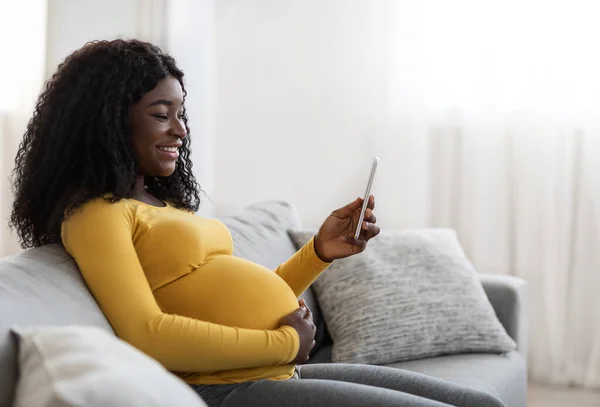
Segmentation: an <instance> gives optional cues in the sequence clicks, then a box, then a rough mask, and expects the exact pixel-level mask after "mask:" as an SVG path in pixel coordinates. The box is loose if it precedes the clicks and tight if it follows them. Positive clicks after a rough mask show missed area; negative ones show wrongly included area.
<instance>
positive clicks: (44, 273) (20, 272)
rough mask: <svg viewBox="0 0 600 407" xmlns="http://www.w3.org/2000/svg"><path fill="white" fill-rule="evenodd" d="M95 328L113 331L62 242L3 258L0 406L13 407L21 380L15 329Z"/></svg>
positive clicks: (0, 265) (0, 279)
mask: <svg viewBox="0 0 600 407" xmlns="http://www.w3.org/2000/svg"><path fill="white" fill-rule="evenodd" d="M27 325H93V326H97V327H100V328H104V329H106V330H107V331H110V332H112V328H111V327H110V324H109V323H108V321H107V320H106V318H105V317H104V315H103V314H102V312H101V311H100V309H99V308H98V305H97V304H96V302H95V301H94V299H93V297H92V296H91V294H90V293H89V291H88V289H87V287H86V286H85V283H84V282H83V279H82V278H81V275H80V274H79V270H78V269H77V267H76V265H75V262H74V261H73V259H72V258H71V257H70V256H69V255H68V254H67V253H66V252H65V250H64V249H63V247H62V246H61V245H59V244H52V245H48V246H44V247H39V248H36V249H32V250H28V251H26V252H24V253H21V254H19V255H17V256H12V257H7V258H3V259H0V378H1V380H0V406H2V407H4V406H7V407H8V406H11V405H12V400H13V397H14V390H15V385H16V380H17V353H16V343H15V340H14V338H13V337H12V335H11V334H10V329H11V328H12V327H14V326H27Z"/></svg>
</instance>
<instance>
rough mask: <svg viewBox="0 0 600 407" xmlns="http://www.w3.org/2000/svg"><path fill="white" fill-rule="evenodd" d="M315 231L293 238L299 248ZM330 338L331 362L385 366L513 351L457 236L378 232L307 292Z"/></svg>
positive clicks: (429, 232) (441, 231)
mask: <svg viewBox="0 0 600 407" xmlns="http://www.w3.org/2000/svg"><path fill="white" fill-rule="evenodd" d="M313 235H314V231H311V232H304V231H291V232H290V236H291V237H292V240H293V241H294V243H295V244H296V246H297V247H300V246H302V245H303V244H305V243H306V242H307V241H308V240H309V239H310V237H311V236H313ZM313 288H314V289H315V291H316V293H317V297H318V299H319V304H320V306H321V309H322V312H323V316H324V318H325V322H326V324H327V328H328V330H329V333H330V334H331V337H332V338H333V350H332V361H333V362H342V363H369V364H387V363H392V362H399V361H405V360H411V359H420V358H426V357H432V356H437V355H444V354H455V353H469V352H489V353H502V352H507V351H510V350H513V349H515V348H516V344H515V342H514V341H513V340H512V339H511V338H510V337H509V336H508V334H507V333H506V331H505V330H504V327H503V326H502V324H501V323H500V322H499V321H498V318H497V317H496V315H495V313H494V309H493V308H492V306H491V304H490V302H489V300H488V298H487V296H486V294H485V292H484V291H483V287H482V286H481V283H480V282H479V279H478V278H477V274H476V272H475V270H474V268H473V266H472V265H471V263H470V262H469V260H468V259H467V257H466V255H465V253H464V252H463V250H462V247H461V245H460V243H459V241H458V238H457V236H456V233H455V232H454V231H453V230H450V229H412V230H405V231H400V232H393V233H390V232H382V233H381V234H380V235H379V236H378V237H377V238H376V239H373V240H372V241H371V242H369V245H368V247H367V250H365V251H364V252H363V253H361V254H358V255H355V256H352V257H349V258H347V259H342V260H336V261H335V262H334V263H333V264H332V265H331V266H330V267H329V269H328V270H326V271H325V272H324V273H323V274H322V275H321V276H320V277H319V278H318V279H317V281H316V282H315V283H314V284H313Z"/></svg>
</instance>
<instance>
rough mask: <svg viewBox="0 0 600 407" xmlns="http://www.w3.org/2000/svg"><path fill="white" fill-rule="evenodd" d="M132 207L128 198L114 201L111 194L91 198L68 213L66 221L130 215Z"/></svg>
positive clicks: (104, 218)
mask: <svg viewBox="0 0 600 407" xmlns="http://www.w3.org/2000/svg"><path fill="white" fill-rule="evenodd" d="M131 214H132V207H131V205H130V204H129V202H128V200H126V199H120V200H118V201H113V200H112V199H111V196H108V195H106V196H101V197H97V198H94V199H91V200H89V201H87V202H86V203H84V204H83V205H81V206H79V207H78V208H75V209H73V210H71V211H69V213H67V214H66V216H65V220H64V222H65V223H66V222H75V221H83V220H85V219H95V220H106V219H107V218H122V217H124V216H125V217H129V216H130V215H131Z"/></svg>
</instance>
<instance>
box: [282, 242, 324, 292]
mask: <svg viewBox="0 0 600 407" xmlns="http://www.w3.org/2000/svg"><path fill="white" fill-rule="evenodd" d="M314 239H315V238H314V237H312V238H311V239H310V240H309V241H308V243H306V244H305V245H304V246H302V247H301V248H300V250H298V251H297V252H296V253H295V254H294V255H293V256H292V257H290V258H289V259H288V260H287V261H286V262H285V263H283V264H282V265H280V266H279V267H277V268H276V269H275V273H277V275H279V277H281V278H283V279H284V280H285V282H286V283H288V285H289V286H290V288H291V289H292V290H293V291H294V294H296V297H299V296H300V294H302V293H303V292H304V290H306V289H307V288H308V287H309V286H310V285H311V284H312V283H313V282H314V281H315V280H316V279H317V277H319V274H321V273H322V272H323V271H324V270H325V269H326V268H327V267H329V265H330V264H331V263H326V262H324V261H322V260H321V259H319V256H317V254H316V252H315V243H314Z"/></svg>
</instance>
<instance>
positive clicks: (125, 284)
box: [11, 40, 451, 407]
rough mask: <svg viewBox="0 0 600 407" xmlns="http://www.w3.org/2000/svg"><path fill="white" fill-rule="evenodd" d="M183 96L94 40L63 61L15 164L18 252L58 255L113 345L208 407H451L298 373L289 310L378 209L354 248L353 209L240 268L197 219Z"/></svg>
mask: <svg viewBox="0 0 600 407" xmlns="http://www.w3.org/2000/svg"><path fill="white" fill-rule="evenodd" d="M185 96H186V91H185V88H184V83H183V72H182V71H181V70H180V69H178V68H177V66H176V65H175V61H174V60H173V58H171V57H170V56H168V55H166V54H164V53H163V52H161V50H160V49H159V48H157V47H155V46H153V45H151V44H148V43H144V42H140V41H135V40H128V41H125V40H114V41H97V42H92V43H89V44H86V45H85V46H84V47H83V48H81V49H80V50H78V51H76V52H74V53H73V54H72V55H70V56H69V57H68V58H66V60H65V61H64V63H62V64H61V65H60V66H59V67H58V70H57V72H56V73H55V74H54V75H53V76H52V78H51V79H50V80H49V81H48V83H47V84H46V86H45V88H44V90H43V92H42V93H41V95H40V98H39V101H38V103H37V105H36V107H35V111H34V114H33V117H32V119H31V120H30V122H29V124H28V126H27V130H26V133H25V135H24V139H23V141H22V143H21V145H20V148H19V151H18V154H17V157H16V160H15V162H16V168H15V171H14V174H13V177H14V178H13V182H14V190H15V202H14V208H13V213H12V219H11V224H12V226H13V227H14V228H15V229H16V230H17V232H18V234H19V236H20V239H21V242H22V244H23V246H24V247H36V246H41V245H44V244H48V243H54V242H62V243H63V244H64V246H65V248H66V250H67V251H68V252H69V253H70V254H71V255H72V256H73V258H74V259H75V261H76V262H77V265H78V266H79V268H80V270H81V273H82V275H83V277H84V279H85V282H86V283H87V285H88V287H89V289H90V291H91V292H92V294H93V295H94V297H95V299H96V301H97V302H98V304H99V305H100V307H101V309H102V311H103V312H104V314H105V315H106V317H107V318H108V320H109V321H110V323H111V325H112V326H113V328H114V330H115V332H116V333H117V335H118V336H119V337H120V338H122V339H124V340H125V341H127V342H129V343H130V344H132V345H133V346H135V347H137V348H138V349H140V350H142V351H143V352H145V353H146V354H148V355H149V356H151V357H153V358H155V359H156V360H158V361H159V362H160V363H162V364H163V365H164V366H165V367H166V368H167V369H169V370H170V371H172V372H174V373H175V374H177V375H179V376H180V377H181V378H182V379H183V380H185V381H186V382H187V383H189V384H190V385H192V386H193V387H194V388H195V389H196V391H197V392H198V393H199V394H200V395H201V396H202V397H203V398H204V399H205V401H206V402H207V403H208V404H209V405H210V406H211V407H212V406H223V407H227V406H250V407H252V406H267V407H268V406H280V405H287V406H307V405H327V406H329V407H336V406H344V407H347V406H379V405H415V406H442V405H448V404H445V403H442V402H441V401H444V400H443V398H444V397H446V398H448V397H450V396H448V394H445V395H442V396H440V397H438V400H440V401H433V400H429V399H427V398H424V397H419V396H417V395H415V394H419V392H421V393H422V389H421V388H419V387H418V386H416V387H415V388H414V389H413V388H411V383H412V382H413V381H411V380H410V378H411V376H410V375H411V374H410V373H408V372H402V371H401V370H397V369H386V368H379V367H374V366H373V367H360V366H341V365H334V364H327V365H320V366H319V365H304V366H303V367H302V368H301V369H297V368H296V365H297V364H298V363H302V362H305V361H306V360H307V358H308V354H309V352H310V350H311V348H312V346H313V344H314V331H315V326H314V324H313V323H312V316H311V312H310V310H309V309H308V308H307V307H306V305H305V304H304V303H303V302H300V303H299V302H298V296H299V295H300V294H301V293H302V292H303V291H304V290H305V289H306V288H308V287H309V285H310V284H311V283H312V282H313V281H314V280H315V279H316V278H317V277H318V276H319V274H320V273H321V272H323V271H324V270H325V269H326V268H327V266H328V265H329V264H330V263H331V262H332V261H335V260H336V259H340V258H343V257H348V256H351V255H353V254H355V253H359V252H361V251H363V250H364V249H365V247H366V244H367V242H368V240H369V239H371V238H373V237H375V236H376V235H377V234H378V233H379V228H378V227H377V226H376V224H375V221H376V220H375V215H374V214H373V208H374V205H375V201H374V198H373V197H370V198H369V202H368V208H369V209H368V210H367V213H366V217H365V220H366V221H365V222H364V224H363V225H362V233H361V235H360V237H359V239H356V240H355V239H353V238H349V237H348V236H351V235H352V231H353V230H354V229H355V228H356V226H357V222H358V215H359V211H360V207H361V205H362V200H361V199H357V200H356V201H354V202H352V203H350V204H348V205H346V206H344V207H343V208H341V209H338V210H336V211H334V212H333V213H332V214H331V215H330V216H329V217H328V218H327V219H326V220H325V222H324V223H323V225H322V226H321V228H320V229H319V231H318V233H317V234H316V235H315V236H314V237H313V238H312V239H311V240H310V241H309V242H308V243H307V244H306V245H305V246H304V247H302V248H301V249H300V250H299V251H298V252H297V253H296V254H295V255H294V256H292V257H291V258H290V259H289V260H288V261H286V262H285V263H284V264H282V265H281V266H279V267H278V268H277V269H276V270H274V271H272V270H268V269H266V268H264V267H262V266H260V265H258V264H255V263H252V262H250V261H246V260H243V259H241V258H238V257H234V256H233V255H232V253H233V244H232V239H231V235H230V234H229V231H228V230H227V228H226V227H225V226H224V225H223V224H222V223H220V222H219V221H217V220H215V219H206V218H202V217H199V216H197V215H195V214H194V212H195V211H196V210H197V209H198V206H199V204H200V199H199V188H198V185H197V183H196V180H195V178H194V176H193V174H192V164H191V161H190V148H189V146H190V140H189V129H188V126H187V116H186V111H185ZM309 187H310V185H307V188H309ZM411 392H412V393H413V394H408V393H411ZM450 398H451V397H450ZM445 401H448V400H445Z"/></svg>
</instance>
